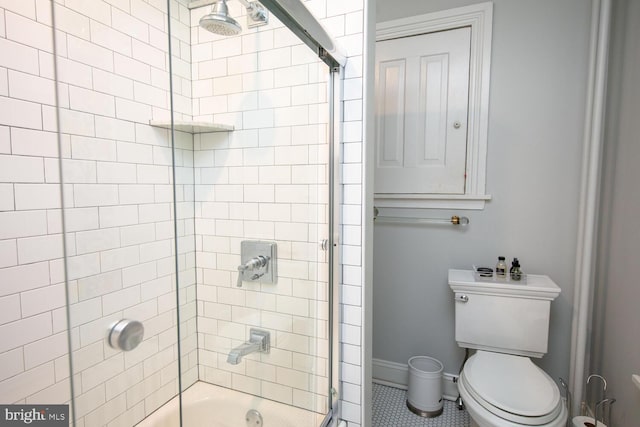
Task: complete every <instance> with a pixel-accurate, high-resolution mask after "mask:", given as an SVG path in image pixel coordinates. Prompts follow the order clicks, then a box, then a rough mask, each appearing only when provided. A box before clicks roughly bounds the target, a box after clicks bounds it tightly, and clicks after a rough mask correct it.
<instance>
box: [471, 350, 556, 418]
mask: <svg viewBox="0 0 640 427" xmlns="http://www.w3.org/2000/svg"><path fill="white" fill-rule="evenodd" d="M464 374H465V379H466V383H467V384H468V385H469V386H470V387H471V388H472V389H473V391H475V393H476V394H477V395H479V396H481V397H482V400H484V401H485V402H487V403H489V404H491V405H492V406H494V407H496V408H498V409H501V410H502V411H505V412H508V413H511V414H514V415H520V416H525V417H544V416H545V415H549V414H551V413H552V412H556V411H557V409H558V405H559V403H560V391H559V390H558V387H557V386H556V384H555V382H554V381H553V380H552V379H551V377H549V375H547V374H546V373H545V372H544V371H543V370H542V369H540V368H539V367H537V366H536V365H535V364H534V363H533V362H532V361H531V359H529V358H528V357H523V356H514V355H510V354H502V353H493V352H487V351H478V352H477V353H476V354H475V355H473V356H472V357H471V358H469V360H468V361H467V363H466V364H465V366H464Z"/></svg>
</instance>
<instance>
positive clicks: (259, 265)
mask: <svg viewBox="0 0 640 427" xmlns="http://www.w3.org/2000/svg"><path fill="white" fill-rule="evenodd" d="M270 259H271V257H270V256H268V255H258V256H255V257H253V258H251V259H250V260H249V261H247V262H245V263H244V264H241V265H239V266H238V282H237V283H236V286H237V287H238V288H240V287H242V281H243V280H244V274H245V272H247V271H254V270H260V269H263V268H265V267H267V264H268V263H269V260H270ZM264 274H265V271H263V272H259V273H255V274H253V275H252V276H251V280H257V279H259V278H261V277H262V276H264Z"/></svg>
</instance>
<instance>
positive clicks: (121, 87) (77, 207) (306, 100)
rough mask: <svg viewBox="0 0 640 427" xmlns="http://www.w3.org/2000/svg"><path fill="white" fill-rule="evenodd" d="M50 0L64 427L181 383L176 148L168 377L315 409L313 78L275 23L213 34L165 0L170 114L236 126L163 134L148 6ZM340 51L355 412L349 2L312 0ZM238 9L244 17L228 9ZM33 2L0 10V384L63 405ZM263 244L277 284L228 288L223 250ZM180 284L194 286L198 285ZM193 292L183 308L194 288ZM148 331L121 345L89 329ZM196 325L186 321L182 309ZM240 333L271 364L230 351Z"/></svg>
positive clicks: (152, 403)
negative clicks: (254, 339) (265, 332)
mask: <svg viewBox="0 0 640 427" xmlns="http://www.w3.org/2000/svg"><path fill="white" fill-rule="evenodd" d="M91 3H92V4H91V6H90V7H88V6H87V3H86V2H84V1H80V0H65V1H64V2H61V1H60V2H55V7H56V23H57V28H58V31H57V33H56V36H57V38H58V44H57V53H58V58H56V60H57V65H58V79H59V84H58V90H59V107H60V110H59V114H60V131H61V133H62V135H61V138H62V157H63V162H62V166H63V170H62V172H63V174H64V183H65V184H64V195H65V213H64V215H65V220H66V227H67V228H66V230H67V234H68V235H67V237H66V243H67V249H68V255H69V259H68V273H69V280H70V295H69V296H70V299H71V302H72V305H71V307H70V309H71V336H72V345H73V349H74V371H73V377H74V384H75V388H76V396H77V399H76V408H75V409H76V413H77V415H78V416H79V417H80V418H79V420H78V423H77V425H78V426H87V427H88V426H96V425H109V426H118V425H121V426H130V425H133V424H135V423H136V422H138V421H139V420H140V419H142V418H143V417H145V416H146V415H148V414H149V413H150V412H152V411H153V410H155V409H156V408H157V407H158V406H159V405H162V404H163V403H164V402H165V401H167V400H168V399H170V398H171V397H172V396H173V395H175V393H176V392H177V391H178V390H177V388H178V385H177V375H178V372H177V360H176V358H177V343H176V336H177V334H176V328H177V326H178V325H177V324H176V302H175V294H174V288H175V281H176V274H175V263H174V257H173V255H174V243H173V239H174V237H175V236H174V231H173V221H172V220H173V205H172V202H173V189H172V184H173V180H174V176H173V173H172V170H171V157H172V154H173V155H175V159H176V165H177V168H176V170H175V181H176V184H177V187H176V202H177V204H176V209H177V218H178V223H177V231H178V277H179V283H180V289H179V298H180V302H181V306H180V325H179V327H180V331H181V337H182V342H181V350H182V371H183V372H182V374H183V386H185V387H186V386H188V385H190V384H191V383H193V382H194V381H196V380H198V379H200V380H204V381H210V382H213V383H216V384H221V385H224V386H228V387H234V388H237V389H239V390H243V391H246V392H249V393H254V394H261V395H263V396H265V397H267V398H270V399H275V400H278V401H282V402H286V403H289V404H292V405H295V406H299V407H303V408H308V409H311V410H315V411H320V412H322V411H325V410H326V396H327V389H328V379H327V375H328V369H327V363H328V354H327V353H328V351H327V345H328V341H327V340H328V334H327V328H328V325H327V310H328V308H327V307H328V302H327V272H326V260H325V254H324V253H323V252H322V251H320V250H319V247H318V243H319V241H320V240H321V239H323V238H325V237H326V234H327V227H326V223H327V197H328V195H327V183H328V181H327V174H328V168H327V166H326V158H327V140H328V137H327V122H328V116H327V114H328V109H327V104H326V103H327V96H326V95H327V85H326V79H327V70H326V67H325V66H324V65H322V64H321V63H319V61H318V60H317V58H316V57H315V55H314V54H313V52H311V51H310V50H309V49H308V48H307V47H306V46H304V45H303V44H301V43H300V42H299V41H297V40H296V39H295V37H293V36H292V35H291V34H290V32H289V31H288V30H287V29H286V28H284V27H283V26H282V25H281V24H280V23H279V22H278V21H277V19H275V18H274V17H273V16H272V17H271V23H270V24H269V26H267V27H262V28H259V29H254V30H247V29H246V28H245V31H243V33H242V35H240V36H238V37H231V38H221V37H218V36H215V35H212V34H209V33H206V32H203V31H202V30H200V29H198V27H197V22H198V20H199V18H200V15H202V14H204V13H205V9H204V8H200V9H195V10H192V11H189V10H188V9H187V7H186V3H187V1H186V0H180V1H175V0H172V1H171V2H170V8H171V14H172V17H171V29H172V34H173V37H172V53H173V58H172V60H173V63H172V66H173V72H174V75H173V88H174V105H173V106H174V111H175V118H176V119H181V118H185V119H191V118H194V119H196V120H213V121H217V122H221V123H227V124H232V125H235V126H236V131H234V132H233V133H229V134H227V133H216V134H201V135H195V136H191V135H190V134H183V133H180V132H176V141H175V143H176V147H177V150H176V151H175V153H172V152H171V149H170V139H169V133H168V132H167V131H164V130H159V129H155V128H151V127H150V126H148V121H149V120H151V119H153V120H162V119H168V118H169V114H170V106H169V92H168V91H169V58H168V47H167V10H166V3H165V2H164V1H153V0H95V1H93V2H91ZM306 4H307V6H308V7H309V8H310V9H311V10H312V11H313V13H314V14H315V15H316V16H317V17H318V18H320V20H321V21H322V22H323V23H324V24H325V26H326V27H327V28H329V29H330V31H331V32H332V33H333V34H334V35H335V36H337V38H338V41H339V42H341V43H342V44H343V45H344V46H345V47H346V48H347V54H348V56H349V62H348V65H347V67H346V69H345V72H344V81H343V87H344V90H343V101H344V103H343V106H344V122H343V123H342V124H341V126H342V128H341V138H342V142H343V149H342V152H343V153H342V154H343V162H344V165H343V166H342V176H343V182H342V183H343V184H344V198H343V201H342V206H341V210H342V212H343V216H344V219H345V221H344V222H345V225H343V226H342V227H343V229H342V231H343V235H344V239H343V241H342V249H343V253H344V254H345V256H344V264H345V265H344V271H343V284H342V286H341V295H342V300H341V323H342V326H341V331H342V334H343V338H342V344H341V346H342V350H343V356H342V360H341V369H342V373H343V374H342V389H343V395H342V407H343V417H344V418H345V419H347V420H348V421H349V422H350V425H356V426H357V425H359V424H360V423H361V420H360V405H361V404H362V402H361V401H360V396H361V393H360V390H361V384H362V378H361V367H360V359H361V346H360V345H361V333H360V330H361V326H362V324H361V319H362V315H361V305H362V298H361V295H362V268H361V265H362V260H361V258H362V257H361V253H362V251H361V236H362V233H361V221H360V216H361V210H360V205H361V199H362V181H361V178H362V168H361V163H362V77H363V76H362V27H363V25H362V21H363V7H364V6H363V2H362V0H350V1H347V2H345V1H335V0H329V1H315V0H311V1H307V2H306ZM229 7H230V9H231V13H232V15H234V16H236V17H239V18H238V20H239V22H241V23H242V24H243V25H245V24H244V22H245V17H244V16H241V15H245V11H244V8H243V7H241V5H240V4H239V3H237V2H232V3H230V4H229ZM49 8H50V3H49V2H48V1H45V0H25V1H20V2H17V1H0V51H1V52H2V55H0V284H1V288H0V289H1V290H0V308H3V309H2V310H0V312H2V315H1V316H0V335H1V336H3V338H5V339H4V340H3V344H2V348H0V360H1V361H2V362H5V363H2V366H3V369H2V371H1V375H0V396H2V401H5V402H18V403H20V402H30V403H42V402H46V403H61V402H67V401H69V400H70V397H71V396H70V395H69V387H68V384H69V376H70V373H69V367H68V355H67V348H66V328H67V325H66V320H65V307H64V305H65V300H64V286H63V282H64V274H63V272H64V270H63V262H62V259H61V258H62V238H63V236H62V234H61V233H62V226H61V221H62V213H61V205H60V198H59V193H60V187H59V177H58V160H57V156H58V149H57V141H56V135H55V132H56V131H57V130H58V129H57V128H56V120H55V99H54V92H53V91H54V80H53V78H54V72H53V65H54V61H53V55H52V50H53V49H52V37H51V28H50V26H51V16H50V9H49ZM245 239H263V240H275V241H277V242H278V256H279V259H280V261H279V264H278V269H279V280H278V283H277V285H269V284H262V285H260V284H254V283H249V282H245V284H244V286H243V287H242V288H236V287H235V281H236V276H235V273H236V267H237V265H238V264H239V259H240V257H239V252H240V242H241V241H242V240H245ZM196 282H197V285H196ZM196 286H197V301H196ZM121 318H137V319H139V320H141V321H144V323H145V340H144V342H143V343H142V344H141V345H140V347H138V348H137V349H136V350H135V351H133V352H129V353H124V354H123V353H120V352H116V351H114V350H112V349H110V348H109V347H108V346H106V345H105V344H104V336H105V325H109V324H111V323H112V322H114V321H117V320H119V319H121ZM196 320H197V322H196ZM252 326H259V327H262V328H266V329H269V330H270V331H271V332H272V345H273V347H272V350H271V353H270V354H269V355H257V354H253V355H249V356H247V357H245V359H244V361H243V362H242V363H241V364H240V365H236V366H232V365H229V364H228V363H226V354H227V352H228V350H229V349H230V348H231V347H232V346H235V345H238V344H240V343H241V342H243V341H244V340H246V339H247V337H248V331H249V329H250V327H252Z"/></svg>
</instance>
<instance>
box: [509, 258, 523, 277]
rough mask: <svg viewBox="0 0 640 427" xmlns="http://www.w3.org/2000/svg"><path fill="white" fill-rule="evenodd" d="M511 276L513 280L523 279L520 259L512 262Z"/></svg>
mask: <svg viewBox="0 0 640 427" xmlns="http://www.w3.org/2000/svg"><path fill="white" fill-rule="evenodd" d="M509 274H510V275H511V280H520V279H522V270H521V269H520V261H518V258H514V259H513V261H512V262H511V270H509Z"/></svg>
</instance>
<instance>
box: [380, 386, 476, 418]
mask: <svg viewBox="0 0 640 427" xmlns="http://www.w3.org/2000/svg"><path fill="white" fill-rule="evenodd" d="M406 401H407V391H406V390H401V389H399V388H393V387H387V386H384V385H380V384H375V383H374V384H373V427H469V423H470V420H469V414H468V413H467V411H460V410H458V408H457V407H456V405H455V403H454V402H451V401H448V400H445V401H444V411H443V412H442V415H440V416H438V417H434V418H423V417H420V416H418V415H416V414H414V413H413V412H411V411H409V409H407V403H406Z"/></svg>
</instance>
